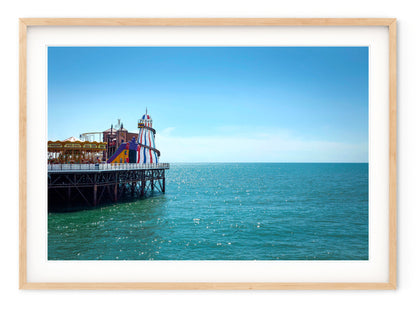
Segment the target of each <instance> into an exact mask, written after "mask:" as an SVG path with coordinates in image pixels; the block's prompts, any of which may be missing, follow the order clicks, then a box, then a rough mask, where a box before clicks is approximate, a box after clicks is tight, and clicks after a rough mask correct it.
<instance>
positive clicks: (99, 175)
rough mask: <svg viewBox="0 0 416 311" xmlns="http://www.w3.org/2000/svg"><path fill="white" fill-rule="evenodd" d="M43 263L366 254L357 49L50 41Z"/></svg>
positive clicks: (365, 97)
mask: <svg viewBox="0 0 416 311" xmlns="http://www.w3.org/2000/svg"><path fill="white" fill-rule="evenodd" d="M47 52H48V61H47V63H48V83H47V85H48V138H47V139H48V146H47V150H48V152H47V154H48V158H47V161H48V166H47V167H48V174H47V175H48V206H47V208H48V219H47V223H48V237H47V238H48V260H53V261H54V260H251V261H252V260H269V261H284V260H303V261H308V260H324V261H329V260H337V261H339V260H355V261H357V260H368V259H369V230H368V222H369V200H368V189H369V182H368V165H369V163H368V159H369V158H368V134H369V133H368V117H369V115H368V107H369V89H368V82H369V80H368V70H369V62H368V60H369V59H368V52H369V51H368V47H366V46H345V47H330V46H325V47H98V46H97V47H81V46H80V47H75V46H74V47H72V46H71V47H70V46H68V47H65V46H63V47H62V46H60V47H54V46H50V47H48V49H47Z"/></svg>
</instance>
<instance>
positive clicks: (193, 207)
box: [48, 163, 368, 260]
mask: <svg viewBox="0 0 416 311" xmlns="http://www.w3.org/2000/svg"><path fill="white" fill-rule="evenodd" d="M166 175H167V179H166V193H165V194H157V195H155V196H153V197H149V198H147V199H142V200H138V201H134V202H124V203H118V204H109V205H106V206H102V207H100V208H97V209H93V210H83V211H78V212H71V213H49V214H48V259H49V260H367V259H368V164H367V163H354V164H350V163H349V164H344V163H328V164H325V163H301V164H300V163H214V164H212V163H210V164H207V163H201V164H171V169H170V170H168V171H167V173H166Z"/></svg>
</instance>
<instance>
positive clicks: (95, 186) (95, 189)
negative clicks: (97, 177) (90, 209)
mask: <svg viewBox="0 0 416 311" xmlns="http://www.w3.org/2000/svg"><path fill="white" fill-rule="evenodd" d="M97 188H98V187H97V185H96V184H95V185H94V206H96V205H97Z"/></svg>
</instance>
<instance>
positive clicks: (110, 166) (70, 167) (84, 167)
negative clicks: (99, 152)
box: [48, 163, 169, 171]
mask: <svg viewBox="0 0 416 311" xmlns="http://www.w3.org/2000/svg"><path fill="white" fill-rule="evenodd" d="M151 169H169V163H101V164H98V163H97V164H48V171H93V170H97V171H109V170H151Z"/></svg>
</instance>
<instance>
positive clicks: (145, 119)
mask: <svg viewBox="0 0 416 311" xmlns="http://www.w3.org/2000/svg"><path fill="white" fill-rule="evenodd" d="M152 126H153V122H152V118H151V117H150V116H149V115H148V114H147V108H146V114H144V115H143V116H142V117H141V119H139V122H138V125H137V127H138V128H139V136H138V137H137V144H138V146H137V163H159V157H160V151H159V150H157V149H156V144H155V134H156V131H155V129H154V128H153V127H152Z"/></svg>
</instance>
